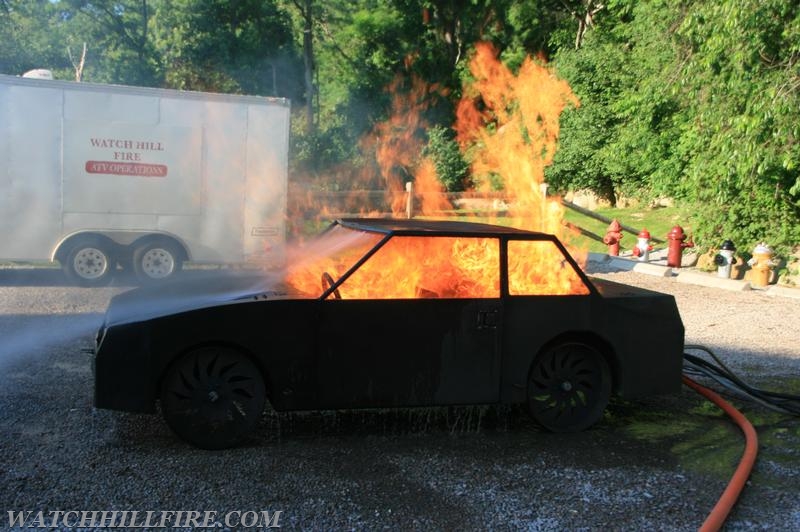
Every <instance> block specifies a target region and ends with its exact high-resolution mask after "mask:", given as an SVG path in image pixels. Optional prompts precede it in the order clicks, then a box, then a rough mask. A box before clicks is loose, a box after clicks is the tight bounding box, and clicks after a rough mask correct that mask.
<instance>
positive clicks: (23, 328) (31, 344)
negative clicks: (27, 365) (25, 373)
mask: <svg viewBox="0 0 800 532" xmlns="http://www.w3.org/2000/svg"><path fill="white" fill-rule="evenodd" d="M102 321H103V315H102V314H101V313H87V314H53V315H31V314H29V315H25V314H5V313H4V314H3V316H1V317H0V338H2V341H0V373H5V372H7V371H9V370H12V369H13V368H14V367H15V366H16V365H17V364H18V363H20V362H21V361H26V362H30V361H32V360H37V359H41V358H44V357H45V356H46V355H47V353H48V352H50V351H51V350H52V349H55V348H60V349H71V350H74V351H75V352H76V353H77V352H78V350H79V349H80V348H81V346H82V347H87V348H88V347H89V346H90V345H91V344H90V343H89V342H88V339H90V338H92V337H93V334H94V332H96V331H97V329H98V327H99V326H100V324H101V323H102ZM87 365H88V358H87Z"/></svg>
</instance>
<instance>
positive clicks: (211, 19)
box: [153, 0, 301, 98]
mask: <svg viewBox="0 0 800 532" xmlns="http://www.w3.org/2000/svg"><path fill="white" fill-rule="evenodd" d="M153 34H154V44H155V46H156V48H157V49H158V51H159V65H158V69H159V71H160V75H161V76H162V77H163V79H164V80H165V83H166V84H167V86H169V87H172V88H176V89H192V90H205V91H213V92H238V93H246V94H255V95H268V96H285V97H292V98H295V97H297V96H298V95H299V94H300V93H301V92H300V90H299V74H300V72H299V62H298V57H297V52H296V48H295V46H294V40H293V35H292V29H291V19H290V17H289V15H288V13H287V12H286V11H285V10H284V9H283V8H281V7H280V6H279V5H278V4H277V3H276V2H272V1H269V0H238V1H236V2H230V1H228V0H174V1H170V2H166V1H164V2H159V3H158V4H157V7H156V14H155V18H154V25H153Z"/></svg>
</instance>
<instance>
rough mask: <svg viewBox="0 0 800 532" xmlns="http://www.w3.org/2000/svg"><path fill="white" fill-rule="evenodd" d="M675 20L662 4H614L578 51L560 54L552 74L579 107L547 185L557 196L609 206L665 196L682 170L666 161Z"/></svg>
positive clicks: (671, 134) (569, 118) (567, 117)
mask: <svg viewBox="0 0 800 532" xmlns="http://www.w3.org/2000/svg"><path fill="white" fill-rule="evenodd" d="M679 16H680V13H679V12H678V11H676V10H673V9H672V8H671V6H670V3H669V2H667V1H654V2H647V3H637V4H635V5H634V6H633V7H632V8H630V7H629V6H627V5H620V4H616V5H615V7H614V9H609V11H606V12H604V13H603V16H602V17H598V20H597V30H596V31H595V32H592V33H591V34H588V35H586V36H585V39H584V42H583V46H582V47H581V48H580V49H573V48H571V47H563V48H561V49H560V50H559V51H558V53H557V54H556V56H555V59H554V62H555V65H556V68H557V71H558V72H559V74H560V75H562V76H564V77H565V78H566V79H567V80H568V81H569V82H570V84H571V85H572V88H573V90H574V91H575V93H576V94H577V96H578V98H580V100H581V106H580V107H579V108H576V109H571V110H567V111H566V112H565V113H564V115H563V121H562V129H561V138H560V143H559V144H560V146H559V152H558V153H557V154H556V158H555V162H554V165H553V166H552V167H551V168H550V169H548V171H547V178H548V181H549V182H550V184H551V185H553V186H554V187H555V188H556V189H557V190H562V191H565V190H567V189H589V190H592V191H594V192H596V193H597V194H598V195H599V196H600V197H601V198H603V199H605V200H607V201H608V202H609V203H611V205H615V204H616V200H617V197H618V196H619V194H620V193H625V194H628V195H634V196H638V197H643V196H644V197H646V196H648V195H656V194H664V193H670V192H672V191H673V190H674V183H675V182H677V181H678V176H679V175H680V171H681V166H680V165H679V164H678V165H676V164H674V161H673V160H672V155H671V149H672V146H673V143H674V141H675V139H676V136H677V134H678V132H677V130H676V123H675V115H676V113H678V111H679V109H680V105H679V102H678V101H677V100H676V98H675V96H674V95H673V94H672V93H671V92H670V90H669V87H668V84H666V83H664V79H669V77H670V76H672V77H674V73H673V72H674V68H675V67H674V64H675V61H676V54H675V51H674V49H673V47H672V46H671V44H670V38H669V32H670V28H671V27H672V26H673V25H674V24H675V22H676V19H677V20H679V18H678V17H679Z"/></svg>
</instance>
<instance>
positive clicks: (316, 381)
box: [93, 219, 683, 449]
mask: <svg viewBox="0 0 800 532" xmlns="http://www.w3.org/2000/svg"><path fill="white" fill-rule="evenodd" d="M284 281H285V287H284V288H285V290H278V291H275V290H272V291H258V292H254V293H248V294H237V295H235V296H233V295H221V296H219V297H215V298H206V299H203V300H202V301H195V302H190V304H188V303H187V304H186V305H184V306H185V307H186V308H178V309H171V310H165V311H163V312H162V313H161V315H151V316H141V317H136V318H134V317H132V314H133V315H135V312H134V313H130V312H129V309H131V308H133V307H132V305H133V303H134V302H135V301H148V300H147V299H142V293H143V290H147V289H136V290H132V291H130V292H127V293H124V294H120V295H118V296H116V297H115V298H114V299H113V300H112V301H111V304H110V306H109V309H108V311H107V314H106V318H105V322H104V325H103V327H102V328H101V329H100V331H99V332H98V336H97V345H96V348H95V354H94V362H93V364H94V376H95V391H94V404H95V406H97V407H98V408H106V409H112V410H121V411H127V412H155V411H156V407H157V405H159V404H160V410H161V412H162V414H163V416H164V418H165V420H166V422H167V424H168V425H169V426H170V428H171V429H172V430H173V431H174V432H175V433H176V434H177V435H178V436H180V437H181V438H183V439H184V440H186V441H188V442H190V443H191V444H193V445H195V446H198V447H202V448H210V449H216V448H225V447H230V446H233V445H236V444H238V443H240V442H242V441H243V440H244V439H246V438H247V437H249V435H250V434H251V433H252V432H253V431H254V429H255V428H256V426H257V424H258V422H259V420H260V418H261V415H262V413H263V410H264V407H265V402H266V401H267V400H269V402H270V404H271V405H272V407H273V408H274V409H275V410H276V411H296V410H329V409H356V408H393V407H423V406H436V405H469V404H492V403H495V404H512V403H520V404H526V405H527V408H528V410H529V412H530V414H531V415H532V417H533V418H534V419H535V420H536V421H537V422H538V423H539V424H540V425H542V426H543V427H544V428H546V429H549V430H551V431H557V432H569V431H580V430H583V429H586V428H588V427H590V426H591V425H593V424H594V423H596V422H597V421H598V420H600V419H601V418H602V416H603V412H604V410H605V408H606V406H607V404H608V401H609V399H610V397H611V396H612V394H616V395H618V396H621V397H623V398H638V397H642V396H647V395H653V394H664V393H673V392H677V391H678V390H679V389H680V386H681V364H682V353H683V324H682V322H681V319H680V316H679V314H678V310H677V306H676V304H675V301H674V298H673V297H672V296H670V295H665V294H660V293H656V292H651V291H648V290H644V289H640V288H635V287H631V286H626V285H622V284H618V283H613V282H610V281H606V280H599V279H593V280H590V279H589V278H588V277H587V276H586V274H585V273H584V272H583V271H582V270H581V268H580V267H579V265H578V264H577V263H576V262H575V260H574V259H573V258H572V257H571V256H570V254H569V253H568V252H567V250H566V249H565V248H564V246H563V245H562V244H561V242H560V241H559V240H558V239H557V238H556V237H555V236H553V235H549V234H543V233H536V232H530V231H524V230H519V229H513V228H508V227H499V226H494V225H488V224H476V223H467V222H455V221H420V220H390V219H342V220H337V221H335V222H333V223H332V224H331V226H330V227H329V228H328V229H327V230H326V231H325V232H324V233H323V234H322V235H321V236H320V237H319V238H318V239H317V240H316V241H315V242H314V244H313V245H312V246H310V251H307V252H306V253H305V254H304V255H303V259H302V260H298V261H293V264H291V266H290V267H289V269H288V270H287V274H286V277H285V279H284ZM161 290H162V293H163V290H164V289H161ZM153 305H154V303H152V302H150V303H148V304H147V306H148V307H152V306H153Z"/></svg>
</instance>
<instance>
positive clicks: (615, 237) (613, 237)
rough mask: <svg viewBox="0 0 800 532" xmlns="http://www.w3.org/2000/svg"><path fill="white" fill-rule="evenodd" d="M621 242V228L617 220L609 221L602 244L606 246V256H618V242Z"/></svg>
mask: <svg viewBox="0 0 800 532" xmlns="http://www.w3.org/2000/svg"><path fill="white" fill-rule="evenodd" d="M620 240H622V226H621V225H620V224H619V220H611V223H610V224H609V225H608V230H607V231H606V236H604V237H603V243H604V244H606V245H607V246H608V254H609V255H612V256H614V257H616V256H617V255H619V241H620Z"/></svg>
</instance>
